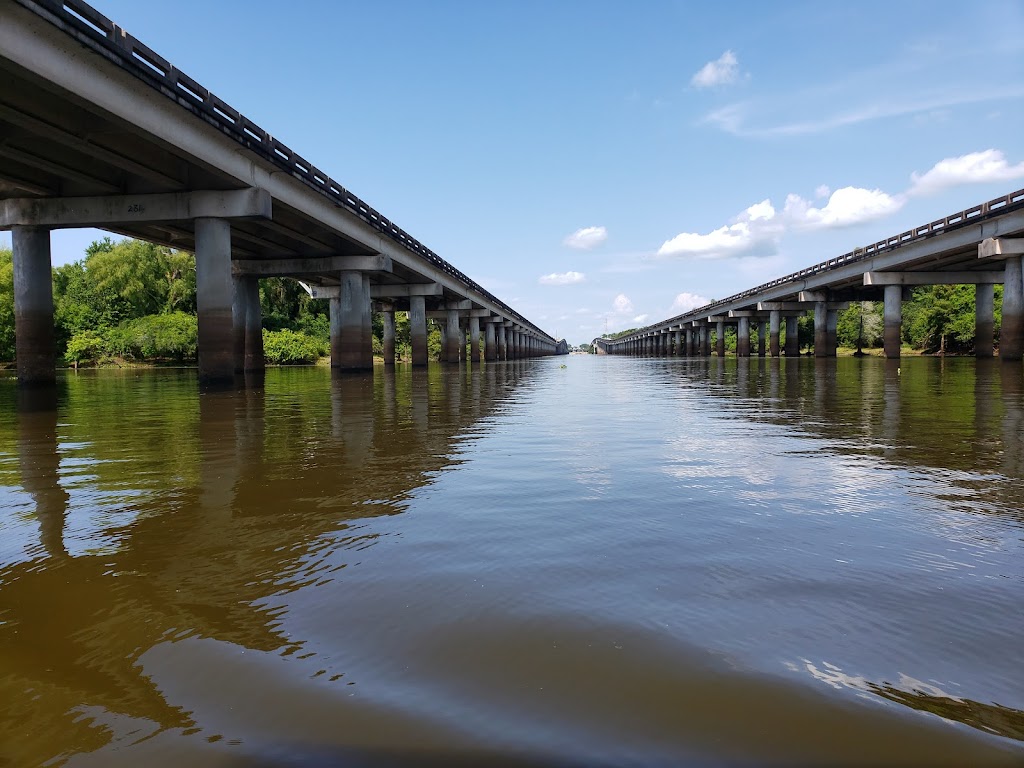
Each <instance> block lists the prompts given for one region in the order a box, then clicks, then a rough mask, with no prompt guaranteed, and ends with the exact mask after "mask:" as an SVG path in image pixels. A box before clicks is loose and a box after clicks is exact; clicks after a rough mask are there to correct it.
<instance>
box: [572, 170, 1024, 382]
mask: <svg viewBox="0 0 1024 768" xmlns="http://www.w3.org/2000/svg"><path fill="white" fill-rule="evenodd" d="M1022 255H1024V190H1018V191H1017V192H1012V193H1010V194H1008V195H1006V196H1004V197H1000V198H996V199H995V200H990V201H988V202H986V203H982V204H980V205H976V206H973V207H972V208H968V209H967V210H965V211H959V212H957V213H954V214H952V215H950V216H946V217H945V218H942V219H937V220H935V221H932V222H929V223H928V224H924V225H922V226H920V227H915V228H914V229H911V230H908V231H906V232H902V233H900V234H898V235H894V236H893V237H889V238H886V239H885V240H881V241H879V242H877V243H874V244H872V245H869V246H868V247H866V248H857V249H855V250H853V251H851V252H849V253H845V254H843V255H842V256H838V257H836V258H834V259H829V260H828V261H823V262H821V263H820V264H815V265H814V266H812V267H807V268H806V269H801V270H800V271H798V272H794V273H793V274H790V275H786V276H785V277H780V278H778V279H775V280H772V281H770V282H767V283H765V284H763V285H759V286H757V287H756V288H750V289H748V290H745V291H742V292H740V293H737V294H735V295H734V296H730V297H729V298H727V299H722V300H721V301H715V302H712V303H710V304H707V305H705V306H703V307H699V308H697V309H694V310H691V311H689V312H685V313H683V314H681V315H676V316H675V317H670V318H668V319H667V320H662V321H660V322H658V323H654V324H653V325H648V326H646V327H645V328H640V329H638V330H636V331H634V332H633V333H630V334H628V335H626V336H622V337H619V338H616V339H609V338H604V337H601V338H597V339H594V341H593V344H592V346H593V348H594V350H595V351H596V352H597V353H598V354H616V355H619V354H624V355H710V354H711V346H712V343H711V333H712V330H713V331H714V332H715V342H716V343H715V346H716V348H717V349H716V351H717V354H718V355H719V356H722V355H724V354H725V327H726V325H735V326H736V329H737V344H736V351H737V354H738V355H739V356H740V357H748V356H750V354H751V351H752V350H751V327H752V326H754V327H756V328H757V340H758V344H757V351H756V353H755V354H759V355H765V354H770V355H771V356H773V357H777V356H779V355H780V354H782V353H783V352H784V353H785V354H786V355H787V356H791V355H793V356H795V355H798V354H799V348H798V343H797V335H796V329H797V324H796V318H797V317H798V316H799V315H802V314H803V313H804V312H806V311H808V310H813V311H814V354H815V356H817V357H834V356H835V354H836V318H837V315H838V312H839V310H840V309H843V308H845V307H846V306H848V304H849V302H851V301H878V300H881V301H884V303H885V305H884V319H885V329H884V333H885V341H884V343H885V355H886V357H889V358H898V357H899V356H900V332H901V323H902V309H901V308H902V302H903V299H904V294H905V293H906V291H908V290H909V289H910V288H911V287H912V286H916V285H949V284H973V285H975V286H976V290H977V294H976V296H977V298H976V333H975V353H976V354H977V355H978V356H979V357H992V356H993V354H994V346H993V324H994V320H993V295H994V287H995V285H996V284H1002V285H1003V313H1002V317H1003V319H1002V328H1001V331H1000V344H999V356H1000V358H1002V359H1003V360H1005V361H1014V362H1018V361H1020V360H1021V358H1022V353H1024V277H1022V274H1021V256H1022ZM784 318H785V319H786V320H787V322H786V338H785V343H784V344H782V343H781V340H780V338H779V334H780V329H781V325H782V320H783V319H784ZM766 329H767V333H766ZM766 340H767V344H766Z"/></svg>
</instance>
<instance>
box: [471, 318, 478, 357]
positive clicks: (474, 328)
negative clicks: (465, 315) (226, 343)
mask: <svg viewBox="0 0 1024 768" xmlns="http://www.w3.org/2000/svg"><path fill="white" fill-rule="evenodd" d="M469 359H470V361H471V362H479V361H480V318H479V317H470V318H469Z"/></svg>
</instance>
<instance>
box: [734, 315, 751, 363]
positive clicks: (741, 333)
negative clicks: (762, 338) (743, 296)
mask: <svg viewBox="0 0 1024 768" xmlns="http://www.w3.org/2000/svg"><path fill="white" fill-rule="evenodd" d="M736 356H737V357H750V319H749V318H746V317H741V318H739V323H738V324H737V327H736Z"/></svg>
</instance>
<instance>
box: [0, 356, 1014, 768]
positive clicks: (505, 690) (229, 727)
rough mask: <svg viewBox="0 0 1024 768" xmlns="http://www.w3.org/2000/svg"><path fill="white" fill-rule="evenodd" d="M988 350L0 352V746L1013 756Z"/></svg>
mask: <svg viewBox="0 0 1024 768" xmlns="http://www.w3.org/2000/svg"><path fill="white" fill-rule="evenodd" d="M563 363H564V364H565V365H566V367H565V368H562V367H561V366H562V364H563ZM1021 379H1022V377H1021V370H1020V369H1019V368H1016V367H1012V366H1001V365H999V364H998V362H996V363H995V365H986V364H984V362H982V363H975V362H974V361H972V360H945V361H941V360H908V361H903V363H902V365H901V366H900V365H893V364H889V363H886V362H885V361H881V360H839V361H815V360H800V361H784V360H783V361H779V360H763V359H762V360H759V359H751V360H749V361H736V360H725V361H718V360H717V359H712V360H694V361H685V360H675V361H665V360H627V359H621V358H576V357H574V358H569V359H566V358H562V359H560V360H540V361H530V362H517V363H510V364H498V365H489V366H486V367H484V368H482V369H480V368H478V369H476V370H472V371H470V370H467V369H466V368H462V369H459V370H451V369H441V368H431V369H430V370H429V371H413V370H410V369H407V368H401V367H400V368H399V370H398V371H397V372H389V371H384V370H382V369H378V370H377V371H376V373H375V375H373V376H345V377H340V378H338V377H334V378H332V376H331V374H330V372H329V371H326V370H323V369H295V370H272V371H270V372H269V373H268V374H267V376H266V379H265V380H260V381H250V382H249V384H250V386H249V387H247V388H245V389H239V390H237V391H230V392H209V393H203V394H202V395H201V396H200V395H199V394H198V393H197V390H196V384H195V380H194V377H193V375H192V373H191V372H187V371H153V372H141V373H140V372H128V373H124V372H99V373H96V372H84V373H79V374H77V375H72V374H69V375H68V376H66V377H64V378H62V380H61V382H60V384H59V388H58V389H57V390H55V391H48V392H42V393H39V392H19V391H18V390H16V389H15V387H14V386H13V382H11V381H10V380H0V765H4V764H10V765H19V766H20V765H42V764H68V765H138V764H147V765H180V764H182V763H183V762H186V761H188V762H190V763H192V764H193V765H195V766H205V765H211V766H214V765H216V766H219V765H336V764H341V765H383V764H412V765H426V764H430V765H434V764H459V765H461V764H465V765H477V764H499V765H501V764H509V765H513V764H514V765H529V764H539V765H626V764H629V765H675V764H680V763H684V764H686V763H689V764H699V765H719V764H727V765H737V764H739V765H748V764H749V765H763V764H764V765H804V764H806V765H821V764H837V765H838V764H848V765H864V764H882V765H891V764H919V765H966V764H1007V765H1012V764H1018V763H1019V762H1020V761H1021V759H1022V758H1024V749H1022V745H1024V711H1022V710H1024V672H1022V671H1021V670H1022V669H1024V646H1022V644H1021V642H1020V639H1021V637H1024V611H1022V610H1021V608H1022V606H1024V565H1022V563H1024V559H1022V557H1021V555H1022V554H1024V552H1022V550H1024V544H1022V531H1024V514H1022V506H1024V505H1022V504H1021V502H1020V490H1019V489H1020V487H1021V481H1022V480H1024V437H1022V434H1024V386H1022V381H1021ZM935 715H938V717H935Z"/></svg>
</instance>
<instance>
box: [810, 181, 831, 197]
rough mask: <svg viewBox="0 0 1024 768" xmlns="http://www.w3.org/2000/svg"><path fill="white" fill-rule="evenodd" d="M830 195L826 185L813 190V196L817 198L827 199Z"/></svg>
mask: <svg viewBox="0 0 1024 768" xmlns="http://www.w3.org/2000/svg"><path fill="white" fill-rule="evenodd" d="M831 194H832V190H831V189H829V187H828V184H822V185H821V186H820V187H818V188H817V189H816V190H814V196H815V197H818V198H824V197H829V196H830V195H831Z"/></svg>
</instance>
